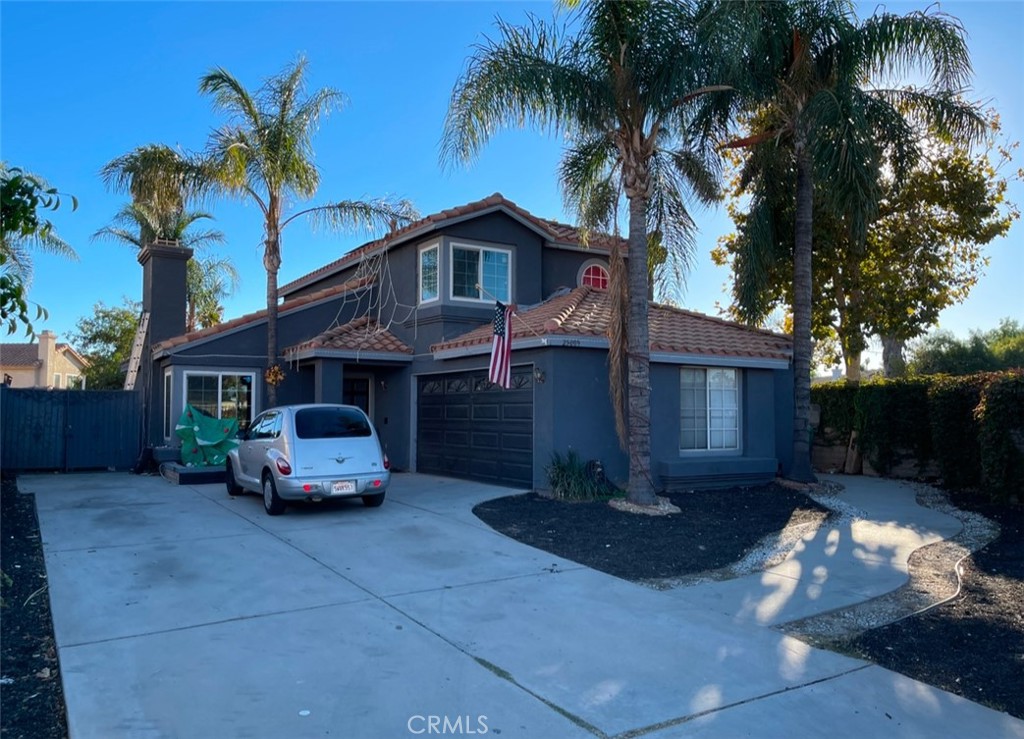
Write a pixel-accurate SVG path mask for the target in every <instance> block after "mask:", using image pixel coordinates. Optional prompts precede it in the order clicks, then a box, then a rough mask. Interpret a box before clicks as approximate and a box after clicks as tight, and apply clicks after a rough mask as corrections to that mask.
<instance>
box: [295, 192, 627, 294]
mask: <svg viewBox="0 0 1024 739" xmlns="http://www.w3.org/2000/svg"><path fill="white" fill-rule="evenodd" d="M495 208H504V209H505V210H508V211H510V212H512V213H514V214H516V215H518V216H519V217H520V218H522V219H523V220H525V221H527V222H528V223H530V224H532V225H533V226H534V227H536V228H537V229H538V230H540V231H541V232H542V233H544V234H545V235H546V236H547V238H548V239H549V240H550V241H552V242H555V243H558V244H568V245H573V246H582V243H581V235H580V229H578V228H577V227H576V226H570V225H569V224H566V223H559V222H558V221H552V220H549V219H547V218H538V217H537V216H535V215H533V214H532V213H530V212H529V211H528V210H526V209H524V208H521V207H519V206H518V205H516V204H515V203H513V202H512V201H511V200H509V199H508V198H506V197H505V196H504V195H502V194H501V193H500V192H496V193H494V194H493V195H491V196H489V197H486V198H484V199H483V200H475V201H473V202H472V203H466V204H465V205H459V206H456V207H454V208H448V209H446V210H442V211H440V212H438V213H433V214H431V215H429V216H425V217H423V218H420V219H419V220H417V221H413V222H412V223H409V224H408V225H405V226H403V227H402V228H400V229H398V230H397V231H392V232H391V233H389V234H388V235H387V236H385V237H384V238H382V239H376V240H374V241H370V242H367V243H365V244H363V245H362V246H359V247H357V248H355V249H353V250H352V251H350V252H348V253H347V254H345V255H344V256H342V257H340V258H339V259H336V260H334V261H333V262H331V263H330V264H325V265H324V266H323V267H320V268H319V269H315V270H313V271H312V272H309V273H308V274H305V275H303V276H302V277H299V278H298V279H296V280H292V281H291V282H289V283H288V284H286V285H284V286H283V287H281V288H280V289H279V290H278V294H280V295H283V294H285V293H287V292H290V291H292V290H294V289H296V288H298V287H301V286H302V285H304V284H308V283H309V282H313V281H314V280H315V279H316V278H317V277H320V276H324V275H328V274H331V273H333V272H336V271H337V270H339V269H341V268H343V267H344V266H345V265H347V264H349V263H354V262H355V261H356V260H358V259H359V258H360V257H361V256H362V255H364V254H366V253H368V252H372V251H375V250H377V249H379V248H380V247H382V246H383V247H389V246H391V245H392V244H393V243H395V242H397V241H400V240H402V238H403V237H405V236H407V235H409V234H410V233H412V232H415V231H420V230H424V229H430V228H433V227H437V226H439V225H441V224H442V223H445V222H446V221H450V220H453V219H456V218H462V217H465V216H469V215H472V214H474V213H479V212H482V211H487V210H491V209H495ZM625 243H626V242H625V240H624V239H620V238H617V237H615V236H612V235H610V234H604V233H592V234H590V238H589V239H588V246H589V247H590V248H593V249H597V250H603V251H607V250H610V249H611V248H612V246H613V245H615V244H619V245H620V246H624V245H625Z"/></svg>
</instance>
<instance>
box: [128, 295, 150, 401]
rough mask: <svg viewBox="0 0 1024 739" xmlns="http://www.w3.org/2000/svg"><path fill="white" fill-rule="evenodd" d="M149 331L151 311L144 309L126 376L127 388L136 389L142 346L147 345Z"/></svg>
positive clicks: (136, 331)
mask: <svg viewBox="0 0 1024 739" xmlns="http://www.w3.org/2000/svg"><path fill="white" fill-rule="evenodd" d="M147 331H149V311H145V310H144V311H142V315H140V316H139V327H138V328H137V329H136V330H135V341H134V343H132V356H131V359H129V360H128V374H126V375H125V376H124V389H125V390H134V389H135V380H136V378H137V377H138V376H139V367H140V366H141V365H142V347H144V346H145V345H146V332H147Z"/></svg>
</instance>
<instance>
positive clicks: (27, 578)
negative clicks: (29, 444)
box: [0, 477, 68, 739]
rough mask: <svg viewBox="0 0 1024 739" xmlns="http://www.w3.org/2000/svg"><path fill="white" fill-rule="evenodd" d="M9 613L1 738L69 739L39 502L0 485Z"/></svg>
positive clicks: (0, 619) (1, 655)
mask: <svg viewBox="0 0 1024 739" xmlns="http://www.w3.org/2000/svg"><path fill="white" fill-rule="evenodd" d="M0 520H2V521H3V527H2V539H3V542H2V546H0V569H2V570H3V572H4V574H5V575H7V577H9V578H10V580H9V581H8V580H7V579H6V578H4V581H3V587H2V588H0V592H2V594H3V600H4V607H3V609H2V612H0V673H2V680H0V717H2V721H0V736H3V737H5V739H6V738H7V737H10V739H20V738H21V737H24V738H25V739H51V738H54V739H56V738H57V737H66V736H67V735H68V728H67V717H66V714H65V711H64V692H63V690H62V688H61V681H60V665H59V664H58V662H57V649H56V645H55V642H54V639H53V623H52V621H51V620H50V595H49V592H48V590H47V588H46V587H45V586H46V582H47V581H46V566H45V564H44V562H43V547H42V542H41V540H40V538H39V521H38V519H37V518H36V504H35V498H34V497H33V496H31V495H22V494H20V493H19V492H18V488H17V485H16V484H15V481H14V479H13V478H8V477H4V478H3V479H2V480H0Z"/></svg>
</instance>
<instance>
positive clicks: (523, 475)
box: [416, 365, 534, 488]
mask: <svg viewBox="0 0 1024 739" xmlns="http://www.w3.org/2000/svg"><path fill="white" fill-rule="evenodd" d="M533 382H534V379H533V366H532V365H528V366H525V367H513V368H512V387H511V388H510V389H508V390H503V389H502V388H500V387H498V386H497V385H493V384H491V382H490V381H488V379H487V371H486V370H478V371H473V372H453V373H447V374H440V375H423V376H421V377H419V378H418V380H417V391H418V392H417V414H416V436H417V442H416V470H417V471H418V472H428V473H432V474H436V475H447V476H451V477H463V478H469V479H473V480H481V481H484V482H489V483H498V484H504V485H514V486H517V487H526V488H530V487H533Z"/></svg>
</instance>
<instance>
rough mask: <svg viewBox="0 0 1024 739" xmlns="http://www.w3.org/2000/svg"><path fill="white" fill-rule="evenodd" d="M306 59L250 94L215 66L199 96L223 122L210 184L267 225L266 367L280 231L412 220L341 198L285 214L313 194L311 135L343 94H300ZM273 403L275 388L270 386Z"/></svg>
mask: <svg viewBox="0 0 1024 739" xmlns="http://www.w3.org/2000/svg"><path fill="white" fill-rule="evenodd" d="M305 72H306V61H305V60H304V59H303V58H301V57H300V58H299V59H297V60H296V61H295V62H294V63H292V64H290V65H288V66H287V67H286V68H285V69H284V70H283V71H282V72H280V73H279V74H277V75H275V76H273V77H270V78H269V79H267V80H265V81H264V83H263V85H262V86H261V87H260V88H259V89H258V90H257V91H256V92H255V93H251V92H249V90H247V89H246V88H245V87H244V86H243V85H242V83H241V82H239V81H238V80H237V79H236V78H235V77H233V76H232V75H231V74H230V73H229V72H228V71H227V70H225V69H223V68H220V67H218V68H216V69H214V70H212V71H211V72H210V73H209V74H207V75H205V76H204V77H202V78H201V79H200V82H199V91H200V92H201V93H203V94H208V95H211V96H212V97H213V105H214V107H215V108H216V109H217V110H219V111H221V112H222V113H224V114H225V115H226V116H227V117H228V123H227V124H226V125H224V126H223V127H221V128H220V129H218V130H216V131H214V133H213V134H212V136H211V138H210V141H209V145H208V151H207V154H208V157H209V159H208V161H209V162H210V163H211V166H212V167H213V168H214V169H215V170H216V173H217V174H216V181H215V183H214V184H215V187H216V188H217V189H218V190H220V191H221V192H223V193H225V194H227V195H231V196H234V197H238V198H241V199H245V200H251V201H253V202H254V203H256V205H257V207H259V209H260V212H261V213H262V214H263V222H264V241H263V245H264V250H263V266H264V267H265V268H266V271H267V368H268V369H269V368H271V367H273V366H275V365H276V364H277V359H278V349H277V299H278V298H277V275H278V271H279V270H280V268H281V233H282V231H283V230H284V229H285V228H286V227H287V226H288V224H290V223H292V222H293V221H295V220H296V219H298V218H300V217H305V218H307V219H309V220H310V221H311V222H312V223H313V224H314V225H320V226H328V227H331V228H355V229H384V228H388V227H392V226H394V225H395V224H396V223H404V222H407V221H408V220H409V219H410V218H411V217H412V216H413V215H414V210H413V208H412V206H411V205H410V204H409V203H408V202H406V201H401V202H392V201H388V200H384V199H379V200H372V201H359V200H341V201H336V202H332V203H327V204H324V205H318V206H313V207H309V208H305V209H302V210H299V211H297V212H294V213H292V214H290V215H286V214H285V211H286V209H287V206H288V201H289V199H296V200H305V199H308V198H311V197H312V196H313V195H314V194H316V191H317V188H318V186H319V184H320V173H319V171H318V170H317V168H316V165H315V164H314V163H313V149H312V137H313V134H314V133H315V132H316V130H317V128H318V125H319V122H320V118H321V117H322V116H325V115H326V114H327V113H328V112H330V111H331V110H332V109H334V108H337V107H340V105H341V103H342V101H343V98H342V95H341V93H340V92H338V91H336V90H333V89H331V88H322V89H320V90H317V91H315V92H314V93H312V94H311V95H309V96H308V97H307V96H306V94H305ZM267 393H268V399H269V402H270V404H271V405H274V404H275V403H276V402H277V388H276V386H275V385H274V384H272V383H270V384H268V388H267Z"/></svg>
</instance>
